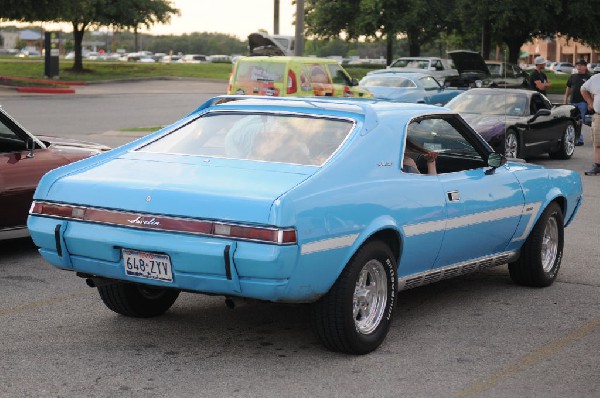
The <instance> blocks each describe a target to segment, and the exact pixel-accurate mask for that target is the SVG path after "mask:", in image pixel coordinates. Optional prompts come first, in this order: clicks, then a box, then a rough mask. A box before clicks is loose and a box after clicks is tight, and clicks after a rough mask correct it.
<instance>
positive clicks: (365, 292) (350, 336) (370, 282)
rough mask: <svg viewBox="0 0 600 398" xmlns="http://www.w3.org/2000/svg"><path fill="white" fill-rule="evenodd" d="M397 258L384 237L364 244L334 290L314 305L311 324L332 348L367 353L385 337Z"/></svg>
mask: <svg viewBox="0 0 600 398" xmlns="http://www.w3.org/2000/svg"><path fill="white" fill-rule="evenodd" d="M396 289H397V283H396V260H395V258H394V255H393V253H392V251H391V250H390V248H389V247H388V246H387V245H386V244H385V243H383V242H381V241H371V242H368V243H366V244H365V245H364V246H362V247H361V248H360V249H359V250H358V251H357V252H356V253H355V254H354V256H353V257H352V259H351V260H350V261H349V262H348V264H347V265H346V268H344V270H343V271H342V273H341V275H340V276H339V277H338V280H337V281H336V282H335V284H334V285H333V286H332V288H331V290H330V291H329V292H328V293H327V294H326V295H325V296H323V297H322V298H321V299H320V300H319V301H317V302H316V303H314V304H312V306H311V324H312V327H313V330H314V332H315V333H316V335H317V336H318V337H319V339H320V340H321V342H322V343H323V345H324V346H325V347H326V348H327V349H329V350H332V351H341V352H345V353H349V354H367V353H369V352H371V351H373V350H375V349H376V348H377V347H379V345H381V343H382V342H383V340H384V339H385V337H386V335H387V332H388V330H389V327H390V324H391V322H392V315H393V311H394V306H395V303H396V293H397V292H396Z"/></svg>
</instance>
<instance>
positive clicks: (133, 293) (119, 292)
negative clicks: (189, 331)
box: [98, 282, 179, 318]
mask: <svg viewBox="0 0 600 398" xmlns="http://www.w3.org/2000/svg"><path fill="white" fill-rule="evenodd" d="M98 293H100V298H102V301H103V302H104V305H106V306H107V307H108V308H109V309H111V310H112V311H114V312H116V313H117V314H121V315H125V316H130V317H134V318H151V317H155V316H158V315H162V314H163V313H165V311H167V310H168V309H169V308H171V306H172V305H173V303H175V300H177V297H178V296H179V290H171V289H163V288H160V287H152V286H146V285H137V284H133V283H123V282H114V283H110V284H107V285H102V286H98Z"/></svg>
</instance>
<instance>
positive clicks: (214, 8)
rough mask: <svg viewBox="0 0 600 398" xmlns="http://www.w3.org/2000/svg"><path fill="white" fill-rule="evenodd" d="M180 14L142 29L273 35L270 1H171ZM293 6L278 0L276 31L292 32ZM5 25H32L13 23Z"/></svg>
mask: <svg viewBox="0 0 600 398" xmlns="http://www.w3.org/2000/svg"><path fill="white" fill-rule="evenodd" d="M171 4H172V6H173V7H174V8H177V9H179V11H180V15H179V16H173V17H172V18H171V23H169V24H156V25H153V26H152V27H151V28H150V29H142V30H141V32H144V33H148V34H152V35H170V34H173V35H181V34H183V33H192V32H216V33H227V34H231V35H234V36H237V37H238V38H239V39H240V40H246V38H247V37H248V35H249V34H250V33H252V32H256V31H257V30H259V29H263V30H266V31H267V32H268V33H270V34H273V30H274V29H273V28H274V27H273V19H274V18H273V14H274V10H273V4H274V1H273V0H171ZM295 14H296V5H295V4H292V0H279V34H280V35H290V36H293V35H294V34H295V26H294V25H293V21H294V18H295ZM4 25H17V26H31V25H30V24H18V23H15V22H10V21H9V22H2V23H0V27H1V26H4ZM43 27H44V29H45V30H55V29H61V30H63V31H65V32H70V31H71V30H72V27H71V24H66V23H63V24H53V23H43Z"/></svg>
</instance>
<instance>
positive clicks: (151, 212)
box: [28, 96, 582, 354]
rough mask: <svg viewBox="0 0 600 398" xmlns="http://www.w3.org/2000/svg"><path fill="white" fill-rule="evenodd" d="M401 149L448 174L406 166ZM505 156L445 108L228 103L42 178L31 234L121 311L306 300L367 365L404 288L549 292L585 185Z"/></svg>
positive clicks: (328, 330) (209, 105) (139, 313)
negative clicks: (470, 281) (467, 276)
mask: <svg viewBox="0 0 600 398" xmlns="http://www.w3.org/2000/svg"><path fill="white" fill-rule="evenodd" d="M407 140H411V141H413V142H414V143H415V144H418V145H421V146H422V147H424V148H428V150H430V151H437V152H438V156H437V172H438V173H439V174H438V175H435V176H433V175H419V174H413V173H406V172H403V171H402V170H403V168H402V164H401V162H400V159H403V158H404V152H405V147H406V142H407ZM421 161H423V162H425V160H424V159H423V158H422V157H421V158H419V157H417V158H416V162H417V164H420V162H421ZM505 162H506V159H505V158H504V157H503V156H502V155H500V154H497V153H493V152H492V150H491V148H490V147H489V145H488V144H487V143H486V142H485V141H484V140H483V139H482V138H481V136H479V135H478V134H477V133H476V132H475V131H474V130H473V129H472V128H471V127H469V125H468V124H466V123H465V122H464V121H463V119H462V118H461V117H460V116H459V115H458V114H457V113H455V112H452V111H450V110H447V109H444V108H440V107H434V106H430V105H422V104H399V103H390V102H386V101H378V100H377V101H372V100H362V101H356V100H353V99H345V98H272V97H264V96H263V97H259V96H221V97H216V98H213V99H211V100H209V101H207V102H206V103H204V104H203V105H201V106H200V107H199V108H198V109H197V110H196V111H194V112H192V113H191V114H190V115H188V116H186V117H185V118H183V119H182V120H180V121H178V122H176V123H175V124H173V125H171V126H168V127H166V128H164V129H162V130H160V131H158V132H156V133H153V134H150V135H148V136H146V137H143V138H141V139H139V140H137V141H135V142H132V143H129V144H127V145H125V146H122V147H120V148H117V149H115V150H112V151H110V152H108V153H104V154H101V155H98V156H96V157H94V158H91V159H86V160H83V161H81V162H78V163H75V164H72V165H68V166H65V167H63V168H60V169H57V170H54V171H52V172H50V173H48V174H46V175H45V176H44V178H43V179H42V181H41V182H40V184H39V186H38V188H37V191H36V194H35V197H34V203H33V205H32V207H31V213H30V214H31V215H30V217H29V222H28V225H29V229H30V230H31V234H32V237H33V239H34V242H35V244H36V245H37V246H39V247H40V253H41V255H42V256H43V257H44V258H45V259H46V260H47V261H49V262H50V263H51V264H53V265H54V266H56V267H57V268H60V269H64V270H69V271H74V272H76V273H77V275H78V276H80V277H83V278H86V280H87V284H88V285H90V286H95V287H96V288H97V289H98V292H99V294H100V297H101V298H102V301H103V302H104V304H105V305H106V306H107V307H108V308H109V309H110V310H112V311H114V312H116V313H118V314H122V315H125V316H132V317H140V318H146V317H152V316H158V315H161V314H162V313H164V312H165V311H167V310H168V309H169V308H170V307H171V306H172V305H173V303H174V302H175V300H176V299H177V297H178V295H179V292H180V291H186V292H198V293H208V294H211V295H223V296H226V297H227V300H226V302H228V303H229V304H230V305H233V304H235V302H236V300H239V299H243V298H248V299H257V300H266V301H273V302H280V303H310V304H311V309H310V311H311V316H310V319H311V322H312V323H313V330H315V331H316V333H317V336H318V338H319V339H320V340H321V341H322V342H323V344H324V345H325V346H326V347H327V348H329V349H331V350H334V351H343V352H348V353H353V354H365V353H368V352H370V351H372V350H374V349H376V348H377V347H378V346H379V345H380V344H381V343H382V342H383V340H384V338H385V336H386V334H387V332H388V329H389V327H390V325H391V324H392V317H393V315H394V313H395V312H396V311H394V307H395V306H396V304H397V294H396V293H397V292H398V291H400V290H405V289H410V288H414V287H417V286H421V285H424V284H427V283H431V282H435V281H438V280H441V279H446V278H449V277H453V276H457V275H462V274H464V273H466V272H470V271H476V270H481V269H487V268H488V267H492V266H494V265H500V264H506V263H509V273H510V276H511V278H512V279H513V281H515V282H516V283H518V284H522V285H527V286H548V285H550V284H551V283H552V282H553V281H554V280H555V278H556V276H557V273H558V271H559V268H560V264H561V259H562V257H563V256H562V252H563V242H564V235H563V233H564V232H563V228H564V227H565V226H567V225H568V224H569V223H570V222H571V220H572V219H573V217H574V215H575V213H576V210H577V209H578V207H579V205H580V203H581V200H582V187H581V178H580V176H579V173H577V172H574V171H570V170H556V169H544V168H543V167H542V166H538V165H528V164H524V163H519V162H515V163H508V164H505ZM420 166H421V167H422V165H420ZM92 187H93V189H91V188H92ZM473 242H476V244H473ZM400 325H401V323H400V324H398V325H397V326H400ZM140 333H142V332H141V329H140Z"/></svg>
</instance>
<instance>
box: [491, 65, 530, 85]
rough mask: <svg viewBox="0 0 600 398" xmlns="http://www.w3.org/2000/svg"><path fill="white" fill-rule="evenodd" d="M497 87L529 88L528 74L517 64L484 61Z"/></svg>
mask: <svg viewBox="0 0 600 398" xmlns="http://www.w3.org/2000/svg"><path fill="white" fill-rule="evenodd" d="M485 65H486V66H487V68H488V70H489V72H490V77H491V79H492V80H493V82H494V84H495V85H496V86H497V87H503V88H529V75H528V74H527V72H525V71H524V70H523V69H521V67H520V66H519V65H515V64H511V63H508V62H501V61H485Z"/></svg>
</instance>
